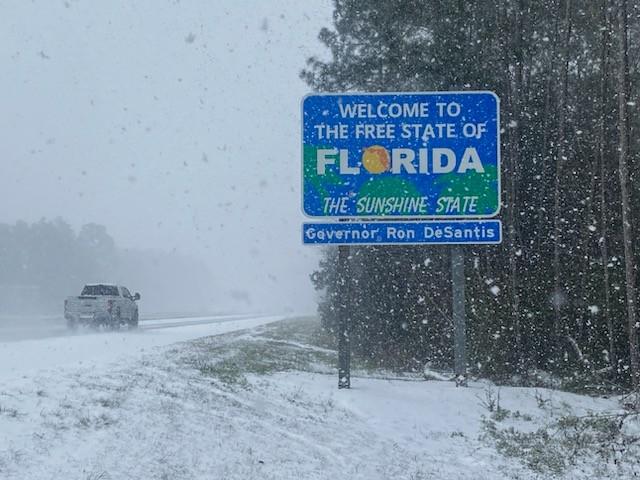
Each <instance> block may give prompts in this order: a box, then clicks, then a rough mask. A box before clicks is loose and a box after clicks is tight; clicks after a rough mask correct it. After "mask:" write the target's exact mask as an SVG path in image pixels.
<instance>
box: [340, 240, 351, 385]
mask: <svg viewBox="0 0 640 480" xmlns="http://www.w3.org/2000/svg"><path fill="white" fill-rule="evenodd" d="M338 278H339V280H338V281H339V282H340V289H339V291H338V295H340V300H339V301H340V308H339V314H340V322H339V324H338V325H339V326H338V328H339V329H340V331H339V332H338V388H351V338H350V336H349V335H350V333H351V331H350V330H351V318H350V316H351V309H350V308H349V306H350V305H349V304H350V303H351V277H350V272H349V247H348V246H346V245H340V246H339V247H338Z"/></svg>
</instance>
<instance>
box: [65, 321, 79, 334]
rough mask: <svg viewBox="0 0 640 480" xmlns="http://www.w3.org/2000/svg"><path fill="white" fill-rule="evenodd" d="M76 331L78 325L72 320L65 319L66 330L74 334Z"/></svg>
mask: <svg viewBox="0 0 640 480" xmlns="http://www.w3.org/2000/svg"><path fill="white" fill-rule="evenodd" d="M77 329H78V324H77V322H76V321H75V320H74V319H73V318H67V330H71V331H72V332H75V331H76V330H77Z"/></svg>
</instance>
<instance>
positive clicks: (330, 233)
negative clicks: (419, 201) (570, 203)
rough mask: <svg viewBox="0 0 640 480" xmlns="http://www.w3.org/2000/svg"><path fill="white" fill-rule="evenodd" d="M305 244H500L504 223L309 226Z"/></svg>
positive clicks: (306, 230)
mask: <svg viewBox="0 0 640 480" xmlns="http://www.w3.org/2000/svg"><path fill="white" fill-rule="evenodd" d="M302 241H303V243H306V244H310V245H318V244H320V245H396V244H399V245H414V244H415V245H417V244H431V245H451V244H473V245H477V244H498V243H500V242H501V241H502V222H501V221H500V220H452V221H423V222H400V221H396V222H354V223H336V222H327V223H305V224H303V226H302Z"/></svg>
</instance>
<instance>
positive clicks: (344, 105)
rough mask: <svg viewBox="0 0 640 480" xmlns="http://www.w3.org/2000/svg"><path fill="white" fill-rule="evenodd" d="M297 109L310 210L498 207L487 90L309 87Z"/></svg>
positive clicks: (496, 134) (464, 213)
mask: <svg viewBox="0 0 640 480" xmlns="http://www.w3.org/2000/svg"><path fill="white" fill-rule="evenodd" d="M302 117H303V169H302V170H303V210H304V213H305V214H306V215H307V216H310V217H325V218H326V217H341V218H358V217H359V218H380V217H383V218H394V217H401V218H483V217H491V216H495V215H496V214H498V212H499V210H500V131H499V125H500V121H499V100H498V97H497V96H496V95H495V94H494V93H492V92H424V93H384V94H347V93H340V94H320V95H308V96H307V97H305V98H304V100H303V102H302Z"/></svg>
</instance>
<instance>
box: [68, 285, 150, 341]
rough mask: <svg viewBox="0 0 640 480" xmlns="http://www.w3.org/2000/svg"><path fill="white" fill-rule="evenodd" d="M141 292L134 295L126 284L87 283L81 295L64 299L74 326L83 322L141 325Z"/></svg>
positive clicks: (109, 324)
mask: <svg viewBox="0 0 640 480" xmlns="http://www.w3.org/2000/svg"><path fill="white" fill-rule="evenodd" d="M137 300H140V294H139V293H136V294H135V295H131V293H130V292H129V290H128V289H127V288H126V287H123V286H120V285H112V284H108V283H92V284H88V285H85V286H84V288H83V289H82V293H80V296H79V297H68V298H67V299H66V300H65V301H64V318H65V319H66V320H67V327H68V328H69V329H71V330H74V329H76V328H77V327H78V326H80V325H86V326H90V327H96V328H97V327H100V326H103V327H105V328H111V329H115V328H119V327H120V326H121V325H128V326H129V327H130V328H137V327H138V305H137V304H136V301H137Z"/></svg>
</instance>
